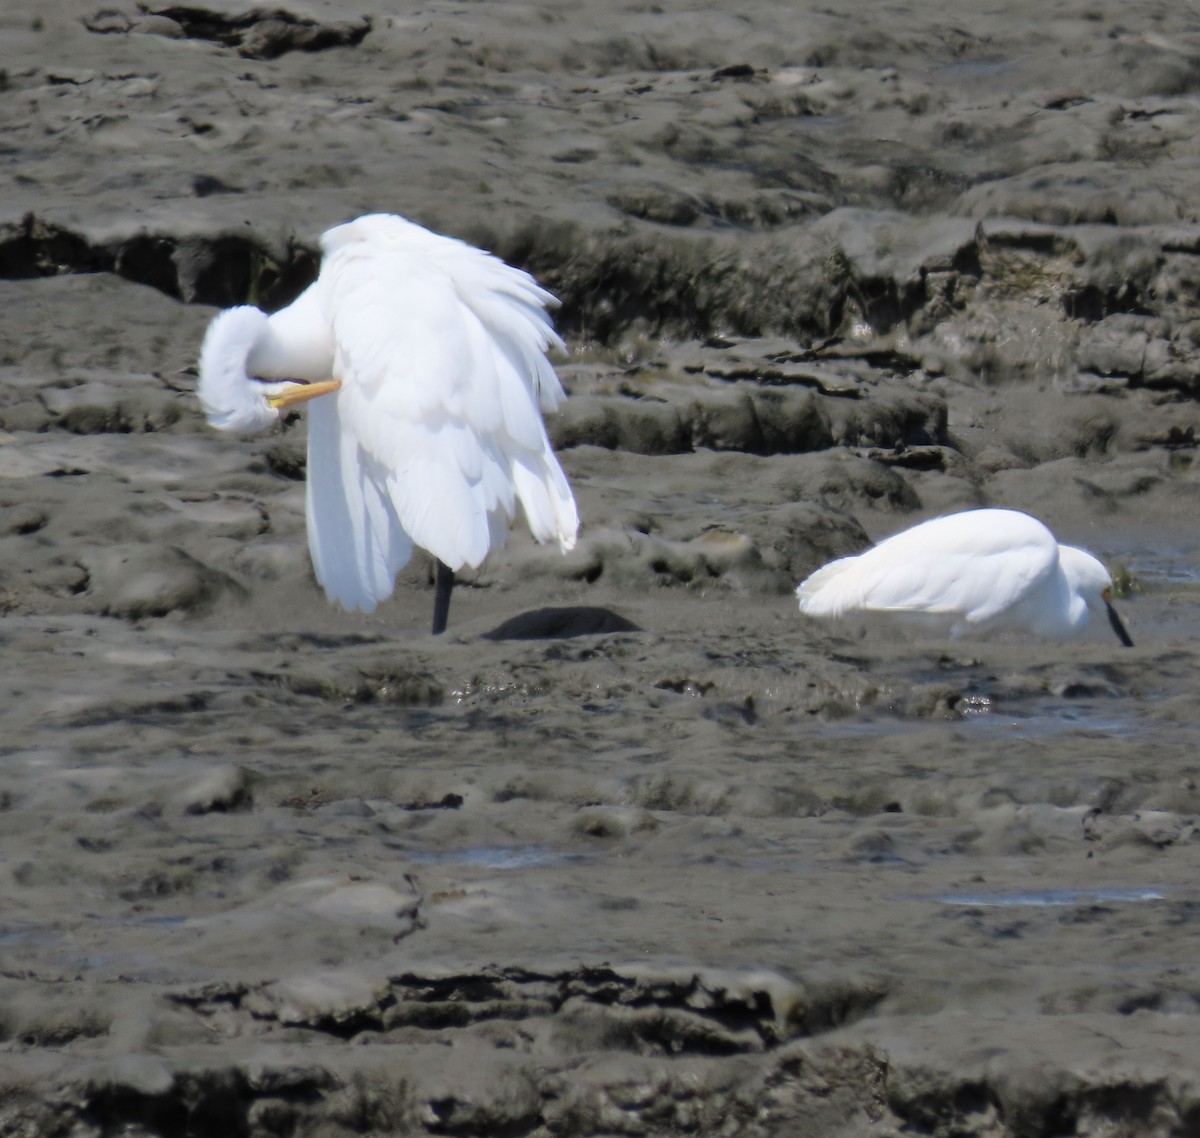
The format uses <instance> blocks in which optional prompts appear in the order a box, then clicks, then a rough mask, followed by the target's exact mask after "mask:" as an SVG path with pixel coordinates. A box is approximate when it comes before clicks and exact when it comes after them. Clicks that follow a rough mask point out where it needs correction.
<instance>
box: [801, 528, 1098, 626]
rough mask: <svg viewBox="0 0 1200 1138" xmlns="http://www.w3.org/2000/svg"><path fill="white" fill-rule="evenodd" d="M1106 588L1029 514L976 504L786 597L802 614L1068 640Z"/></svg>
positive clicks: (838, 566)
mask: <svg viewBox="0 0 1200 1138" xmlns="http://www.w3.org/2000/svg"><path fill="white" fill-rule="evenodd" d="M1111 585H1112V579H1111V578H1110V576H1109V574H1108V571H1107V570H1106V569H1105V568H1104V566H1103V565H1102V564H1101V563H1100V562H1099V561H1098V560H1097V559H1096V558H1095V557H1093V556H1092V555H1091V554H1090V553H1085V552H1083V551H1082V550H1077V549H1074V548H1073V547H1071V546H1060V545H1059V544H1058V542H1057V541H1056V540H1055V538H1054V535H1053V534H1052V533H1051V532H1050V531H1049V530H1048V529H1047V528H1046V527H1045V526H1044V525H1043V524H1042V523H1041V522H1039V521H1038V520H1037V519H1036V518H1032V517H1030V516H1029V515H1028V514H1023V513H1020V512H1018V511H1016V510H1002V509H981V510H966V511H963V512H962V513H958V514H950V515H947V516H945V517H940V518H934V519H932V520H931V521H927V522H922V523H921V524H920V525H916V526H913V527H912V528H911V529H907V530H904V531H903V532H901V533H898V534H896V535H894V536H893V537H890V538H888V539H887V540H886V541H882V542H880V543H879V544H878V545H877V546H875V547H874V548H873V549H869V550H867V551H866V552H865V553H862V554H859V555H858V556H855V557H843V558H839V559H838V560H837V561H832V562H830V563H829V564H828V565H826V566H824V567H823V568H821V569H818V570H817V571H816V572H815V573H813V574H812V575H811V576H810V577H808V578H807V579H806V580H804V581H802V582H801V583H800V585H799V586H798V587H797V589H796V596H797V598H798V599H799V604H800V611H801V612H803V613H806V614H808V615H810V616H819V617H837V616H842V615H844V614H846V613H849V612H884V613H900V614H907V615H910V616H919V617H923V618H928V620H929V623H930V624H931V625H933V626H936V627H941V628H944V629H946V630H948V631H949V633H950V635H952V636H961V635H964V634H965V633H966V632H968V631H971V630H974V631H987V630H994V629H1001V628H1014V629H1024V630H1028V631H1033V632H1039V633H1042V634H1044V635H1047V636H1070V635H1074V634H1075V633H1077V632H1079V631H1080V630H1081V629H1082V628H1083V627H1084V625H1085V624H1086V623H1087V617H1088V611H1089V609H1094V608H1098V607H1100V605H1102V604H1103V603H1105V597H1104V591H1105V590H1106V589H1107V588H1109V587H1111Z"/></svg>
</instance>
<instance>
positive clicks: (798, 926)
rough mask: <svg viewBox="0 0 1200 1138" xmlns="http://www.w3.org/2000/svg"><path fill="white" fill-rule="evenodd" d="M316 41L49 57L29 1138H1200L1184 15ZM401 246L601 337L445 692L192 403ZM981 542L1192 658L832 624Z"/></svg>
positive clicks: (0, 563)
mask: <svg viewBox="0 0 1200 1138" xmlns="http://www.w3.org/2000/svg"><path fill="white" fill-rule="evenodd" d="M284 2H285V5H286V6H285V7H284V8H281V9H269V10H268V9H260V10H258V11H256V12H254V13H250V14H247V13H246V10H245V9H243V8H241V7H239V6H238V5H236V4H226V3H224V2H222V0H208V3H207V4H206V5H204V6H192V7H183V6H180V7H171V6H160V5H157V4H154V3H149V4H142V5H136V6H135V5H134V4H132V3H123V2H122V0H117V3H116V4H115V5H110V6H107V7H105V6H101V5H99V4H98V3H88V2H85V0H48V2H47V3H45V4H41V5H37V6H36V7H35V6H29V5H18V4H12V5H6V6H4V7H3V9H0V77H2V82H0V137H2V138H3V147H2V149H0V162H2V163H3V177H4V180H3V183H2V185H3V190H2V191H0V611H2V613H3V615H2V616H0V642H2V644H3V656H2V657H0V716H2V719H0V722H2V723H3V734H2V737H0V748H2V751H0V754H2V758H0V835H2V846H0V848H2V851H3V857H2V864H0V1134H3V1135H24V1136H34V1135H37V1136H41V1135H47V1136H49V1135H55V1136H58V1135H64V1136H68V1135H69V1136H79V1138H84V1136H88V1138H91V1136H101V1135H116V1134H122V1135H133V1136H139V1135H161V1136H169V1138H176V1136H183V1135H197V1136H204V1138H207V1136H214V1138H215V1136H223V1135H247V1136H249V1135H253V1136H268V1135H282V1136H287V1135H298V1136H308V1135H314V1136H315V1135H321V1136H342V1135H358V1134H405V1135H409V1134H411V1135H423V1134H452V1135H478V1136H481V1138H483V1136H496V1138H504V1136H509V1138H515V1136H530V1138H543V1136H549V1135H554V1136H563V1138H568V1136H576V1135H581V1136H582V1135H657V1134H685V1133H686V1134H692V1135H700V1136H707V1135H728V1136H733V1135H739V1136H740V1135H749V1136H774V1135H780V1136H783V1135H788V1136H795V1135H804V1136H807V1135H813V1136H829V1135H845V1136H851V1135H872V1136H883V1135H901V1134H903V1135H931V1136H933V1135H936V1136H950V1135H955V1136H980V1138H984V1136H989V1138H995V1136H999V1135H1005V1136H1013V1138H1017V1136H1020V1138H1027V1136H1040V1135H1047V1136H1049V1135H1056V1136H1062V1135H1084V1134H1087V1135H1143V1134H1145V1135H1184V1134H1194V1133H1196V1132H1197V1130H1198V1129H1200V965H1198V957H1197V951H1196V943H1197V934H1198V932H1200V834H1198V831H1197V818H1198V817H1200V787H1198V780H1200V756H1198V754H1197V743H1198V740H1200V730H1198V728H1200V707H1198V704H1197V686H1198V681H1200V655H1198V649H1197V632H1198V631H1200V617H1198V615H1197V614H1198V611H1200V610H1198V608H1197V602H1198V600H1200V532H1198V528H1197V522H1198V520H1200V510H1198V508H1197V496H1196V495H1197V488H1198V485H1197V484H1198V476H1197V466H1196V440H1195V432H1196V428H1197V425H1198V419H1200V414H1198V413H1197V402H1196V400H1197V394H1198V391H1200V380H1198V377H1197V371H1196V366H1195V349H1196V344H1197V341H1198V340H1200V218H1198V216H1197V210H1198V208H1200V207H1198V206H1197V204H1196V203H1197V194H1196V187H1197V172H1198V169H1197V168H1198V166H1200V150H1198V144H1197V138H1200V102H1198V100H1197V92H1198V91H1200V26H1198V25H1197V22H1196V13H1195V9H1194V6H1191V5H1182V4H1170V3H1166V2H1157V3H1141V2H1138V0H1132V2H1127V3H1122V4H1116V3H1106V2H1104V0H1101V2H1099V3H1096V4H1090V5H1066V6H1055V5H1050V4H1020V3H1017V2H1015V0H1013V2H1011V3H1007V4H1003V5H992V6H980V5H976V4H973V3H967V2H966V0H955V2H952V3H950V4H937V5H935V4H932V3H930V4H926V3H913V4H907V5H888V6H882V5H881V6H877V7H876V6H871V7H868V6H867V5H854V6H851V7H850V8H849V9H847V10H845V11H841V12H839V11H837V10H835V9H834V8H832V7H820V6H817V5H814V4H808V3H800V4H771V3H767V2H765V0H748V2H746V3H744V4H740V5H737V6H736V7H730V8H728V9H722V8H719V7H717V6H715V5H708V6H700V7H698V8H697V7H688V6H686V5H683V4H680V3H677V2H676V0H662V2H661V3H659V4H656V5H643V4H632V3H613V4H604V5H601V4H598V3H596V4H584V5H580V4H579V3H577V2H576V0H532V2H531V3H528V4H517V3H502V2H495V3H464V4H450V3H443V2H441V0H434V2H433V3H431V4H427V5H423V6H421V7H419V8H417V7H403V6H400V7H397V8H395V9H393V10H391V11H386V10H383V9H381V8H380V7H378V6H372V5H371V4H370V3H368V5H367V6H365V7H361V8H359V7H354V6H352V5H340V4H338V5H335V4H333V3H313V4H304V5H303V6H301V5H292V4H289V3H287V0H284ZM376 210H385V211H393V212H399V213H402V214H405V215H407V216H409V217H412V218H413V219H415V220H417V221H420V222H422V223H423V224H426V225H429V226H431V227H433V228H436V229H439V230H442V231H445V232H449V233H453V234H456V235H459V236H462V237H465V238H467V239H469V240H472V241H475V242H477V243H479V244H482V245H485V246H486V247H489V248H491V249H493V250H495V251H496V252H498V253H500V254H501V255H503V256H505V257H506V258H508V259H510V260H512V261H514V262H516V263H519V264H521V265H523V266H525V267H527V268H529V269H530V270H532V271H533V272H535V273H536V274H537V275H538V276H539V277H540V278H541V279H542V280H543V281H544V282H545V283H546V284H547V285H548V286H549V287H550V288H552V289H554V290H555V291H556V292H557V293H558V294H559V295H560V296H561V297H562V300H563V305H562V308H561V309H560V311H559V314H558V320H559V324H560V327H561V329H562V331H563V333H564V335H565V336H566V338H567V340H568V342H569V345H570V352H569V354H568V355H567V356H566V357H565V358H564V359H563V360H562V362H561V374H562V377H563V380H564V383H565V384H566V386H567V388H568V390H569V391H570V392H571V395H572V398H571V399H570V400H569V401H568V403H567V405H566V407H565V409H564V410H563V412H562V413H561V414H560V415H559V416H557V417H556V418H555V419H554V421H553V422H552V424H551V431H552V434H553V436H554V438H555V440H556V443H557V444H558V446H559V447H560V450H561V456H562V460H563V464H564V466H565V468H566V470H567V472H568V474H569V475H570V477H571V479H572V481H573V484H574V486H575V488H576V491H577V494H578V498H579V503H580V509H581V514H582V517H583V519H584V527H583V531H582V534H581V540H580V543H579V547H578V549H577V550H576V551H575V552H574V553H572V554H571V555H570V556H568V557H566V558H562V557H559V555H558V554H557V552H556V551H554V550H547V549H540V548H537V547H535V546H533V544H532V542H531V541H530V540H529V539H528V537H527V536H523V535H521V534H520V533H517V534H516V535H515V536H514V539H513V541H512V542H511V543H510V545H509V547H508V549H507V550H505V551H504V552H503V553H502V554H498V555H496V556H494V557H493V558H492V559H491V560H490V562H489V563H488V564H487V565H486V566H485V568H484V569H483V570H482V571H481V572H480V573H479V574H478V576H477V577H476V578H474V579H471V580H468V581H467V582H466V583H465V585H464V586H463V587H462V588H460V589H458V590H457V592H456V596H455V600H454V606H453V610H452V613H451V630H450V632H449V634H448V635H446V636H444V637H442V638H438V639H436V640H435V639H433V638H431V637H429V636H428V635H427V633H426V631H425V630H426V628H427V626H428V620H429V612H430V605H431V596H432V591H431V587H430V567H429V565H428V563H427V562H426V561H423V560H421V559H420V558H418V559H417V560H415V561H414V563H413V564H412V565H411V566H410V567H409V568H408V569H407V570H405V572H404V573H403V574H402V575H401V577H400V580H399V585H398V588H397V592H396V595H395V597H394V598H393V599H392V600H391V601H389V602H388V603H387V604H385V605H384V606H383V607H381V608H380V610H379V611H378V612H377V613H375V614H373V615H371V616H369V617H368V616H363V615H348V614H345V613H341V612H338V611H336V610H335V609H333V608H332V607H331V606H329V605H328V604H327V603H326V602H325V600H324V598H323V596H322V595H321V594H320V592H319V591H318V590H317V588H316V587H315V585H314V583H313V580H312V577H311V572H310V570H309V566H308V560H307V554H306V551H305V545H304V533H303V526H304V519H303V491H304V487H303V479H304V429H305V428H304V421H303V418H302V417H297V418H295V419H294V420H293V421H291V422H289V423H287V424H286V425H284V426H283V427H281V428H280V429H279V430H278V431H277V432H275V433H274V434H268V435H265V436H263V437H259V438H254V439H240V438H237V437H232V436H227V435H220V434H217V433H216V432H213V431H210V430H209V429H208V428H207V427H206V426H205V424H204V423H203V421H202V419H201V417H200V414H199V411H198V408H197V406H196V403H195V399H194V396H193V394H192V388H193V386H194V380H195V373H194V370H193V363H194V359H195V356H196V352H197V347H198V344H199V340H200V337H201V334H202V331H203V328H204V326H205V324H206V322H207V321H208V320H209V319H210V318H211V316H212V314H213V312H214V311H215V309H216V307H218V306H221V305H226V304H230V303H233V302H239V301H244V300H246V299H247V298H251V299H254V300H256V301H257V302H259V303H261V304H263V305H265V306H268V307H271V306H277V305H279V304H282V303H285V302H286V301H287V300H288V299H290V298H291V297H292V296H294V295H295V294H296V292H297V291H298V290H299V289H300V288H302V287H303V286H304V285H305V284H306V283H307V282H308V280H310V279H311V277H312V273H313V271H314V249H315V241H316V237H317V235H318V234H319V233H320V232H321V231H322V230H323V229H325V228H326V227H328V226H330V225H333V224H336V223H338V222H340V221H343V220H346V219H347V218H349V217H352V216H355V215H357V214H358V213H361V212H366V211H376ZM981 504H995V505H1004V506H1011V507H1017V508H1024V509H1028V510H1030V511H1033V512H1035V513H1037V514H1038V515H1039V516H1041V517H1042V518H1043V519H1044V520H1046V521H1047V522H1048V523H1049V524H1050V525H1051V526H1052V527H1053V528H1055V530H1056V532H1057V533H1058V534H1059V536H1060V537H1061V538H1062V539H1063V540H1069V541H1071V542H1074V543H1076V544H1080V545H1084V546H1086V547H1088V548H1090V549H1091V550H1092V551H1093V552H1095V553H1097V554H1098V555H1100V556H1101V557H1103V558H1105V559H1106V560H1107V561H1108V562H1109V563H1110V564H1111V565H1113V566H1114V568H1115V569H1116V571H1117V574H1118V577H1119V579H1120V582H1121V584H1122V589H1123V592H1124V594H1125V595H1124V596H1123V598H1122V599H1121V600H1120V602H1119V603H1120V607H1121V611H1122V612H1123V614H1124V616H1125V618H1126V620H1127V621H1128V623H1129V625H1130V627H1131V630H1132V632H1133V636H1134V639H1135V640H1136V643H1137V646H1136V647H1135V648H1133V649H1128V650H1126V649H1123V648H1121V647H1120V646H1119V645H1118V644H1117V643H1116V641H1115V640H1114V639H1113V638H1112V637H1111V635H1110V634H1109V631H1108V629H1107V628H1098V629H1095V630H1094V634H1092V635H1089V637H1087V638H1086V639H1084V640H1081V641H1079V642H1076V643H1073V644H1054V643H1042V642H1038V641H1034V640H1015V639H1014V640H1011V641H1007V642H1005V641H998V642H993V643H961V642H960V643H955V644H948V643H940V642H936V641H926V640H920V639H914V638H911V637H908V636H903V635H899V634H897V633H896V632H894V631H892V630H887V629H878V628H867V627H865V626H858V625H855V624H853V623H850V624H846V625H842V626H832V625H818V624H816V623H813V622H810V621H806V620H803V619H801V617H800V616H799V614H798V613H797V611H796V607H795V602H794V598H793V597H792V595H791V590H792V589H793V588H794V586H795V583H796V582H797V581H798V580H799V579H800V578H801V577H802V576H804V575H805V574H806V573H807V572H809V571H810V570H812V569H813V568H815V567H816V566H817V565H819V564H821V563H822V562H824V561H825V560H827V559H829V558H831V557H834V556H838V555H841V554H845V553H849V552H854V551H856V550H859V549H861V548H863V547H865V545H866V544H867V543H868V542H869V541H870V540H874V539H877V538H879V537H881V536H884V535H886V534H888V533H890V532H893V531H895V530H897V529H899V528H902V527H903V526H906V525H909V524H912V523H913V522H915V521H917V520H919V519H921V518H924V517H928V516H931V515H934V514H937V513H939V512H944V511H947V510H951V509H958V508H963V507H969V506H975V505H981ZM1194 922H1195V923H1194Z"/></svg>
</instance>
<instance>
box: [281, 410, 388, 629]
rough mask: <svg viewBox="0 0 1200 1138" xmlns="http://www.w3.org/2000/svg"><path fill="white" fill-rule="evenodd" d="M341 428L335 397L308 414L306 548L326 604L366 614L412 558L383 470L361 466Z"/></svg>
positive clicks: (356, 451) (368, 464)
mask: <svg viewBox="0 0 1200 1138" xmlns="http://www.w3.org/2000/svg"><path fill="white" fill-rule="evenodd" d="M363 459H364V456H362V455H361V454H360V452H359V448H358V444H357V442H356V441H355V439H354V438H353V437H352V436H351V435H349V434H348V433H347V432H346V431H344V430H343V429H342V423H341V418H340V415H339V414H338V405H337V402H336V401H335V400H334V399H315V400H313V401H312V403H311V404H310V405H309V414H308V482H307V485H306V494H305V512H306V515H307V524H308V548H309V554H310V555H311V557H312V563H313V571H314V572H315V574H316V577H317V581H318V583H319V584H320V585H321V587H322V588H323V589H324V590H325V592H326V594H327V595H328V596H329V598H330V599H331V600H335V601H338V602H339V603H340V604H342V605H343V606H344V607H345V608H347V609H362V610H363V611H364V612H370V611H371V610H372V609H374V608H375V607H376V605H378V604H379V602H380V601H381V600H383V599H384V598H386V597H388V596H390V595H391V592H392V589H393V587H394V585H395V580H396V573H397V572H398V571H399V570H400V569H402V568H403V567H404V566H405V565H406V564H407V562H408V559H409V558H410V557H411V556H412V542H411V541H410V540H409V538H408V535H407V534H406V533H405V532H404V529H403V527H402V526H401V525H400V521H399V518H398V517H397V516H396V511H395V509H394V508H393V507H392V503H391V500H390V498H389V497H388V495H387V493H386V484H385V481H384V480H382V479H381V472H380V471H379V469H378V468H377V466H376V465H375V464H373V463H372V462H370V461H369V460H368V461H364V460H363Z"/></svg>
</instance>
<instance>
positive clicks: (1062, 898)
mask: <svg viewBox="0 0 1200 1138" xmlns="http://www.w3.org/2000/svg"><path fill="white" fill-rule="evenodd" d="M1166 899H1167V894H1166V892H1165V891H1164V890H1162V889H1154V888H1140V887H1137V886H1113V887H1110V888H1100V889H1032V890H1021V891H1019V892H1007V891H1004V890H999V889H980V890H973V891H968V892H964V893H909V894H905V895H904V896H902V897H897V898H896V900H898V901H935V902H937V903H938V904H939V905H962V906H965V907H967V908H972V909H980V908H989V909H1016V908H1022V907H1029V906H1034V907H1037V908H1054V907H1060V908H1062V907H1076V906H1080V905H1110V904H1141V903H1145V902H1147V901H1165V900H1166Z"/></svg>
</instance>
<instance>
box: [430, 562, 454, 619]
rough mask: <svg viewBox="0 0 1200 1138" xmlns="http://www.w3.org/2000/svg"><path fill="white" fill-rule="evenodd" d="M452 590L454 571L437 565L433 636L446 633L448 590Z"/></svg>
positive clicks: (448, 614)
mask: <svg viewBox="0 0 1200 1138" xmlns="http://www.w3.org/2000/svg"><path fill="white" fill-rule="evenodd" d="M453 588H454V570H453V569H450V568H448V567H447V566H445V565H443V564H442V562H441V561H438V563H437V586H436V591H435V592H434V594H433V635H434V636H437V635H438V633H440V632H445V631H446V621H447V620H448V619H449V617H450V590H451V589H453Z"/></svg>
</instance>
